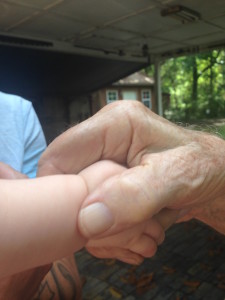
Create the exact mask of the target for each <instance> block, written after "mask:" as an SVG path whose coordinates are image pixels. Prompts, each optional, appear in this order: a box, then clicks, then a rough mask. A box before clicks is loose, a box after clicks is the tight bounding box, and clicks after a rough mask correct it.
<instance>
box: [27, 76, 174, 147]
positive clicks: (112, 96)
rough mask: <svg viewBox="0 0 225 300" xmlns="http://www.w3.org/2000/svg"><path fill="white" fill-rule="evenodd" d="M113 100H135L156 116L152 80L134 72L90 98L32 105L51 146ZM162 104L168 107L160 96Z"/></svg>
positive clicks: (165, 97)
mask: <svg viewBox="0 0 225 300" xmlns="http://www.w3.org/2000/svg"><path fill="white" fill-rule="evenodd" d="M116 100H138V101H141V102H142V103H143V104H144V105H145V106H147V107H148V108H149V109H151V110H152V111H154V112H157V105H156V101H155V97H154V79H152V78H151V77H148V76H147V75H145V74H144V73H142V72H137V73H134V74H132V75H130V76H128V77H125V78H123V79H120V80H119V81H117V82H115V83H113V84H111V85H108V86H106V87H104V88H102V89H100V90H98V91H95V92H93V93H92V94H86V95H83V96H80V97H72V96H69V97H64V98H63V97H57V98H54V101H53V100H52V99H51V98H43V99H33V100H32V102H33V104H34V106H35V109H36V111H37V113H38V116H39V119H40V121H41V124H42V126H43V129H44V133H45V135H46V139H47V142H48V143H50V142H51V141H52V140H53V139H54V138H55V137H57V136H58V135H59V134H61V133H62V132H63V131H65V130H66V129H68V128H69V127H71V126H73V125H75V124H77V123H80V122H82V121H84V120H85V119H87V118H89V117H91V116H92V115H94V114H95V113H96V112H97V111H99V110H100V109H101V108H102V107H103V106H105V105H107V104H108V103H111V102H114V101H116ZM163 103H166V105H168V104H169V95H166V94H163ZM166 105H165V107H166Z"/></svg>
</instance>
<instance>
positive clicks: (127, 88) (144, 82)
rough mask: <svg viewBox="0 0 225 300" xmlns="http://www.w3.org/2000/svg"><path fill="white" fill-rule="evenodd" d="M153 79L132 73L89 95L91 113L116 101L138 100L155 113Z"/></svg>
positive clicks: (139, 73)
mask: <svg viewBox="0 0 225 300" xmlns="http://www.w3.org/2000/svg"><path fill="white" fill-rule="evenodd" d="M153 89H154V79H153V78H151V77H148V76H147V75H145V74H143V73H142V72H137V73H134V74H132V75H130V76H127V77H125V78H123V79H120V80H119V81H117V82H115V83H113V84H111V85H109V86H106V87H105V88H103V89H101V90H99V91H96V92H95V93H93V94H92V95H91V111H92V114H95V113H96V112H97V111H98V110H99V109H101V108H102V107H103V106H105V105H106V104H109V103H112V102H114V101H116V100H138V101H141V102H142V103H143V104H144V105H145V106H147V107H148V108H149V109H151V110H153V111H154V112H156V111H157V108H156V103H155V99H154V91H153Z"/></svg>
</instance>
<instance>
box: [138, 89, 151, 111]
mask: <svg viewBox="0 0 225 300" xmlns="http://www.w3.org/2000/svg"><path fill="white" fill-rule="evenodd" d="M146 92H148V93H149V97H148V98H144V93H146ZM141 101H142V103H143V104H144V105H145V106H147V107H148V108H149V109H152V91H151V90H150V89H145V90H141Z"/></svg>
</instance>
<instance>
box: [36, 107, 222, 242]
mask: <svg viewBox="0 0 225 300" xmlns="http://www.w3.org/2000/svg"><path fill="white" fill-rule="evenodd" d="M102 159H111V160H114V161H116V162H118V163H120V164H124V165H126V166H127V167H129V169H128V170H126V171H124V172H123V173H122V174H121V175H119V176H117V177H116V178H115V177H114V178H112V179H109V180H108V181H107V182H105V183H104V184H103V185H102V186H100V187H99V188H97V190H96V191H95V192H94V193H93V194H92V195H90V196H89V197H87V199H86V201H85V202H84V204H83V210H81V212H80V219H79V226H80V231H81V232H82V233H83V235H84V236H86V237H89V238H90V237H93V236H96V235H97V236H98V237H102V236H108V235H112V234H115V233H116V232H121V231H122V230H124V229H125V228H130V227H132V226H134V225H135V224H139V223H141V222H143V221H145V220H147V219H149V217H151V216H153V215H156V214H157V213H158V212H159V211H160V210H161V209H163V208H171V209H179V210H182V213H181V215H182V216H183V215H184V212H186V215H185V216H183V217H182V218H180V220H188V219H190V218H193V217H195V218H197V219H199V220H202V221H204V222H205V223H207V224H209V225H210V226H212V227H213V228H215V229H216V230H218V231H220V232H221V233H225V224H224V219H225V218H224V216H225V208H224V205H223V204H224V194H225V193H224V190H225V142H224V141H223V140H222V139H220V138H218V137H215V136H212V135H209V134H206V133H201V132H196V131H190V130H187V129H184V128H181V127H178V126H176V125H174V124H172V123H170V122H168V121H167V120H165V119H163V118H161V117H159V116H157V115H155V114H154V113H152V112H151V111H150V110H148V109H147V108H145V107H144V106H143V105H142V104H141V103H139V102H135V101H118V102H117V103H113V104H111V105H107V106H106V107H104V108H103V109H102V110H101V111H100V112H98V113H97V114H96V115H94V116H93V117H92V118H90V119H88V120H87V121H84V122H83V123H81V124H79V125H77V126H75V127H73V128H71V129H69V130H68V131H66V132H65V133H63V134H62V135H61V136H59V137H58V138H57V139H56V140H55V141H53V143H52V144H51V145H50V146H49V147H48V149H47V150H46V151H45V152H44V154H43V155H42V157H41V160H40V163H39V175H46V174H58V173H78V172H79V171H80V170H82V169H83V168H85V167H87V166H88V165H91V164H92V163H94V162H96V161H98V160H102ZM97 202H101V203H104V205H105V207H106V208H107V209H108V210H109V213H110V214H111V216H112V219H113V221H112V223H111V224H107V226H105V228H101V231H99V232H96V231H94V232H93V231H92V228H89V227H88V223H89V220H88V218H91V217H92V216H90V214H89V215H88V216H87V214H85V213H84V212H85V210H84V208H86V207H88V206H89V207H90V204H93V203H97ZM124 211H126V214H124ZM98 215H100V213H99V214H98Z"/></svg>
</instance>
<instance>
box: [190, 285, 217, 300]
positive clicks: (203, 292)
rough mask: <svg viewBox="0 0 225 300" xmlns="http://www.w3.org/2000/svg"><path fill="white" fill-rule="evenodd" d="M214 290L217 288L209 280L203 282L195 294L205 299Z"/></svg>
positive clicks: (197, 297)
mask: <svg viewBox="0 0 225 300" xmlns="http://www.w3.org/2000/svg"><path fill="white" fill-rule="evenodd" d="M213 290H215V288H214V287H213V286H212V285H211V284H209V283H208V282H203V283H202V284H201V285H200V286H199V287H198V289H197V290H196V291H195V293H194V296H195V298H196V299H204V298H205V297H207V295H208V294H209V293H210V294H211V293H212V291H213ZM214 299H216V298H214ZM216 300H217V299H216ZM218 300H219V299H218Z"/></svg>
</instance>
